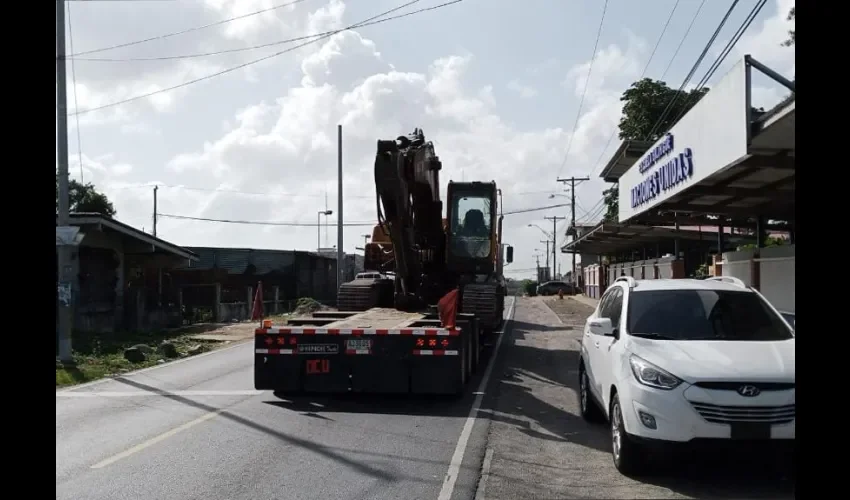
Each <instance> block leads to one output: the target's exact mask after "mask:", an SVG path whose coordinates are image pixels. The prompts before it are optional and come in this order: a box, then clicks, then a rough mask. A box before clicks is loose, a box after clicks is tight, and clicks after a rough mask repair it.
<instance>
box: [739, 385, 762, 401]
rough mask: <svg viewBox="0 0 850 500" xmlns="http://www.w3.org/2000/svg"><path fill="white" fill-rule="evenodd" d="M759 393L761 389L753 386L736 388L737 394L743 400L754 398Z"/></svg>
mask: <svg viewBox="0 0 850 500" xmlns="http://www.w3.org/2000/svg"><path fill="white" fill-rule="evenodd" d="M760 393H761V389H759V388H758V387H756V386H754V385H742V386H741V387H738V394H740V395H741V396H744V397H745V398H754V397H756V396H758V395H759V394H760Z"/></svg>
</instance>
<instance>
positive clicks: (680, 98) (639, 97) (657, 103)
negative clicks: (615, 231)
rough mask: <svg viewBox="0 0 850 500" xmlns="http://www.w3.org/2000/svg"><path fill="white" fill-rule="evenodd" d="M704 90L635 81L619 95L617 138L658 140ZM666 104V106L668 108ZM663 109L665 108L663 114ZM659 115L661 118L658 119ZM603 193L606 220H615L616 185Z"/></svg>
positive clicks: (616, 203)
mask: <svg viewBox="0 0 850 500" xmlns="http://www.w3.org/2000/svg"><path fill="white" fill-rule="evenodd" d="M707 92H708V88H707V87H703V88H701V89H699V90H697V89H692V90H690V91H684V90H682V91H680V90H677V89H671V88H670V87H668V86H667V84H666V83H665V82H663V81H661V80H653V79H652V78H644V79H642V80H638V81H636V82H634V83H633V84H632V85H631V87H629V88H628V89H626V91H625V92H623V95H622V96H621V97H620V101H622V102H623V116H622V118H620V124H619V128H620V134H619V137H620V139H621V140H639V141H642V140H649V141H655V140H657V139H658V138H659V137H661V136H662V135H663V134H664V133H665V132H667V130H669V129H670V127H672V126H673V125H675V120H677V119H678V118H680V117H681V116H683V115H684V114H685V113H687V112H688V111H689V110H690V109H691V108H692V107H693V106H694V105H695V104H696V103H698V102H699V101H700V99H702V97H703V96H704V95H705V94H706V93H707ZM674 99H675V101H674ZM671 102H672V104H670V103H671ZM668 105H669V106H670V108H669V109H667V107H668ZM665 110H667V113H666V115H665V113H664V111H665ZM662 116H663V117H664V119H663V120H661V118H662ZM659 120H661V123H660V124H659V125H658V126H657V127H656V126H655V124H656V123H658V121H659ZM653 129H654V130H653ZM603 196H604V197H605V206H606V212H605V220H617V213H618V211H619V192H618V188H617V186H616V185H614V186H612V187H611V188H609V189H606V190H605V191H604V192H603Z"/></svg>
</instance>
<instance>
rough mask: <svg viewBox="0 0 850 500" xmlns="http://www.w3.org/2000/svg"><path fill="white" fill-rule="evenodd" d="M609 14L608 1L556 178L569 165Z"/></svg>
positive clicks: (606, 0)
mask: <svg viewBox="0 0 850 500" xmlns="http://www.w3.org/2000/svg"><path fill="white" fill-rule="evenodd" d="M607 12H608V0H605V4H604V5H603V7H602V17H601V18H600V19H599V28H598V29H597V30H596V41H595V42H594V43H593V53H592V55H591V58H590V64H589V65H588V68H587V78H585V80H584V89H583V90H582V92H581V98H580V99H579V103H578V110H577V111H576V120H575V123H573V131H572V132H571V133H570V138H569V140H568V141H567V149H566V151H565V152H564V159H563V160H562V161H561V166H560V167H559V168H558V175H557V176H555V178H556V179H557V178H560V177H561V172H563V170H564V166H565V165H566V164H567V158H568V157H569V155H570V151H571V150H572V147H573V142H574V141H573V139H574V138H575V135H576V130H578V123H579V121H580V120H581V110H582V108H583V107H584V98H585V97H586V96H587V89H588V87H589V86H590V77H591V75H592V74H593V63H594V62H596V56H597V55H598V49H599V39H600V38H602V27H603V26H604V25H605V14H606V13H607Z"/></svg>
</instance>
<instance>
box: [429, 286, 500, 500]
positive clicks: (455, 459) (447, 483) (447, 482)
mask: <svg viewBox="0 0 850 500" xmlns="http://www.w3.org/2000/svg"><path fill="white" fill-rule="evenodd" d="M515 310H516V297H514V300H513V301H512V302H511V308H510V312H509V313H508V317H507V318H505V327H504V328H503V329H502V333H501V334H500V335H499V340H497V341H496V347H494V348H493V354H492V355H491V357H490V362H489V363H488V364H487V370H486V371H485V372H484V377H483V378H482V379H481V383H480V384H479V385H478V390H477V391H475V393H476V394H477V396H475V401H474V402H473V403H472V408H470V409H469V416H468V417H466V422H465V423H464V424H463V430H461V431H460V437H459V438H458V440H457V446H455V451H454V453H453V454H452V461H451V463H450V465H449V470H448V472H446V477H445V478H444V479H443V487H442V489H440V496H439V497H437V499H438V500H451V498H452V493H454V490H455V483H456V482H457V476H458V474H460V466H461V464H463V455H464V453H465V452H466V445H467V444H468V443H469V436H470V435H471V434H472V427H473V426H474V425H475V420H476V419H477V415H478V410H479V409H480V408H481V403H482V401H483V400H484V391H485V390H486V389H487V382H488V381H489V380H490V375H491V374H492V373H493V367H494V366H495V365H496V358H497V357H498V354H499V347H501V346H502V339H504V338H505V336H506V335H508V333H509V332H508V325H509V323H510V322H511V321H512V320H513V317H514V311H515Z"/></svg>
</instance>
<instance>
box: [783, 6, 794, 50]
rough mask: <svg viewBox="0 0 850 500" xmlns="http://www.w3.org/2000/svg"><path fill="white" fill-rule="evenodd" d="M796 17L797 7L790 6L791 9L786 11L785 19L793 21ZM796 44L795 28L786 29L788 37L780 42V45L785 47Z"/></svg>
mask: <svg viewBox="0 0 850 500" xmlns="http://www.w3.org/2000/svg"><path fill="white" fill-rule="evenodd" d="M796 18H797V7H791V10H789V11H788V17H786V18H785V19H786V20H787V21H794V20H795V19H796ZM796 44H797V30H795V29H793V30H788V39H787V40H785V41H784V42H782V45H784V46H785V47H793V46H794V45H796Z"/></svg>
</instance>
